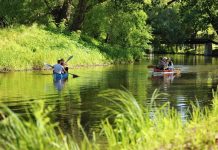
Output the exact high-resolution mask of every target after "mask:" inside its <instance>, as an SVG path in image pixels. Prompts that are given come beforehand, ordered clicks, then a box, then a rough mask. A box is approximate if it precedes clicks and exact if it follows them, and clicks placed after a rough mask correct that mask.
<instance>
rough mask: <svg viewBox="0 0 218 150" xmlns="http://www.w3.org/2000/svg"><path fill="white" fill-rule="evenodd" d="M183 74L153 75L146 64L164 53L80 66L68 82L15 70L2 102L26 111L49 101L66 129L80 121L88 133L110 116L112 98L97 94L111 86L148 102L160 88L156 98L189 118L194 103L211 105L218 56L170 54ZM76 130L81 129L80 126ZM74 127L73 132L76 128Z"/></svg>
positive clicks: (3, 86)
mask: <svg viewBox="0 0 218 150" xmlns="http://www.w3.org/2000/svg"><path fill="white" fill-rule="evenodd" d="M170 57H172V58H173V59H174V64H175V65H176V67H178V68H181V71H182V73H181V75H180V76H175V77H174V76H170V77H152V69H147V64H148V63H149V64H155V63H157V61H158V58H159V56H155V57H152V58H150V59H148V60H145V61H142V62H140V63H138V64H131V65H117V66H107V67H93V68H81V69H76V70H74V71H72V70H71V72H73V73H75V74H78V75H80V77H79V78H74V79H73V78H69V79H68V81H66V82H65V83H64V84H63V85H60V84H59V83H53V78H52V76H51V72H48V71H43V72H14V73H7V74H4V73H1V74H0V102H3V103H5V104H7V105H8V106H9V107H10V108H12V109H13V110H14V111H16V112H19V113H24V112H25V108H26V107H27V106H29V104H30V103H31V102H32V101H45V102H46V104H48V105H53V106H54V111H53V112H52V119H53V120H55V121H58V122H59V123H60V126H61V128H62V129H63V130H64V131H65V132H74V131H75V130H76V128H75V126H76V120H77V119H78V118H80V119H81V124H82V125H83V126H84V128H85V130H86V131H87V132H89V131H92V130H95V129H96V127H97V126H98V125H99V122H100V120H101V119H102V118H103V117H105V115H104V113H103V110H102V108H100V107H99V105H102V106H103V107H104V106H105V107H107V106H108V103H107V102H105V101H102V100H101V99H100V98H99V97H98V96H97V95H98V94H99V92H101V91H102V90H106V89H122V88H123V87H125V88H126V89H128V90H129V91H130V92H131V93H132V94H133V95H134V96H135V97H136V98H137V99H138V100H140V101H142V102H144V103H145V104H146V103H149V98H150V97H151V95H152V92H153V91H154V90H155V89H159V90H160V92H165V93H168V94H169V95H168V96H164V97H161V98H159V99H158V100H157V103H158V104H163V103H165V102H170V104H171V106H172V107H175V108H176V109H177V110H178V111H179V112H181V117H183V118H185V117H186V114H185V110H186V109H187V108H188V107H189V106H190V103H192V102H194V103H196V102H197V103H198V105H199V106H200V107H203V106H205V105H210V104H211V99H212V89H216V87H217V84H218V58H212V57H204V56H184V55H170ZM75 132H76V131H75ZM75 132H74V133H75Z"/></svg>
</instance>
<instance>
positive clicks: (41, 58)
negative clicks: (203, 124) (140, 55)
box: [0, 25, 110, 70]
mask: <svg viewBox="0 0 218 150" xmlns="http://www.w3.org/2000/svg"><path fill="white" fill-rule="evenodd" d="M79 40H80V36H79V34H77V33H71V34H68V35H66V34H63V33H61V32H59V33H58V32H52V31H49V30H46V28H43V27H39V26H37V25H33V26H30V27H27V26H19V27H14V28H6V29H1V30H0V56H1V59H0V69H2V70H3V69H5V70H14V69H41V68H42V67H43V63H44V62H47V63H51V64H55V63H56V61H57V59H60V58H65V59H67V58H68V57H69V56H70V55H74V58H73V59H72V60H71V61H70V62H69V66H70V67H72V66H73V65H74V66H75V65H76V66H78V65H96V64H107V63H110V60H108V59H106V57H105V55H104V54H102V53H101V52H100V51H99V49H98V48H97V47H95V46H89V45H88V44H85V42H83V43H82V42H79Z"/></svg>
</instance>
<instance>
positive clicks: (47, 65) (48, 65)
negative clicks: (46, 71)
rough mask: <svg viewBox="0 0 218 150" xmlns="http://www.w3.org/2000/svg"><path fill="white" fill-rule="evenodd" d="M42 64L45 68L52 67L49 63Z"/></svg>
mask: <svg viewBox="0 0 218 150" xmlns="http://www.w3.org/2000/svg"><path fill="white" fill-rule="evenodd" d="M44 65H45V66H46V67H47V68H53V66H52V65H50V64H47V63H44Z"/></svg>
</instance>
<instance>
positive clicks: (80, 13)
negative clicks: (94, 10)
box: [70, 0, 88, 31]
mask: <svg viewBox="0 0 218 150" xmlns="http://www.w3.org/2000/svg"><path fill="white" fill-rule="evenodd" d="M87 5H88V0H79V3H78V5H77V7H76V11H75V13H74V15H73V22H72V24H71V26H70V30H71V31H76V30H81V28H82V24H83V21H84V18H85V13H86V11H87Z"/></svg>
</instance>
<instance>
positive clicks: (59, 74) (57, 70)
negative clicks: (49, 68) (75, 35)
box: [53, 60, 66, 80]
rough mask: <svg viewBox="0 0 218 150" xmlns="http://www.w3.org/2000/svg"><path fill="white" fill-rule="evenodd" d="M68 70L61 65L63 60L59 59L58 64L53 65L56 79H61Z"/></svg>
mask: <svg viewBox="0 0 218 150" xmlns="http://www.w3.org/2000/svg"><path fill="white" fill-rule="evenodd" d="M65 73H66V70H65V69H64V67H63V66H62V65H61V60H58V61H57V64H55V65H54V66H53V74H54V77H55V79H56V80H60V79H62V78H63V77H64V75H65Z"/></svg>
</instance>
